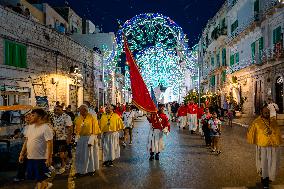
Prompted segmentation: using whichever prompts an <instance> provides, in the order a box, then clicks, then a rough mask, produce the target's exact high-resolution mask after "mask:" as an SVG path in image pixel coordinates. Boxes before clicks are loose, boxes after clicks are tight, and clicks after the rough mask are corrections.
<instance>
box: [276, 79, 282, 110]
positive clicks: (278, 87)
mask: <svg viewBox="0 0 284 189" xmlns="http://www.w3.org/2000/svg"><path fill="white" fill-rule="evenodd" d="M283 83H284V82H283V77H282V76H279V77H277V78H276V82H275V103H276V104H277V105H278V107H279V112H280V113H283V88H284V87H283Z"/></svg>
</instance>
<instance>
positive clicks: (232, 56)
mask: <svg viewBox="0 0 284 189" xmlns="http://www.w3.org/2000/svg"><path fill="white" fill-rule="evenodd" d="M234 63H235V56H234V55H231V56H230V66H232V65H234Z"/></svg>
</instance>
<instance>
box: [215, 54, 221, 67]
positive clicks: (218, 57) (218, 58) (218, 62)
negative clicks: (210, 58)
mask: <svg viewBox="0 0 284 189" xmlns="http://www.w3.org/2000/svg"><path fill="white" fill-rule="evenodd" d="M216 56H217V67H220V52H218V53H217V55H216Z"/></svg>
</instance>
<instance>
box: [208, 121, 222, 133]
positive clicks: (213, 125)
mask: <svg viewBox="0 0 284 189" xmlns="http://www.w3.org/2000/svg"><path fill="white" fill-rule="evenodd" d="M208 124H209V128H210V129H211V131H212V132H213V134H214V135H218V132H219V128H220V126H221V124H222V122H221V121H220V120H219V119H216V120H213V119H210V120H209V121H208Z"/></svg>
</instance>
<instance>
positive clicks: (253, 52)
mask: <svg viewBox="0 0 284 189" xmlns="http://www.w3.org/2000/svg"><path fill="white" fill-rule="evenodd" d="M254 57H255V42H253V43H252V44H251V58H252V59H253V60H254Z"/></svg>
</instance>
